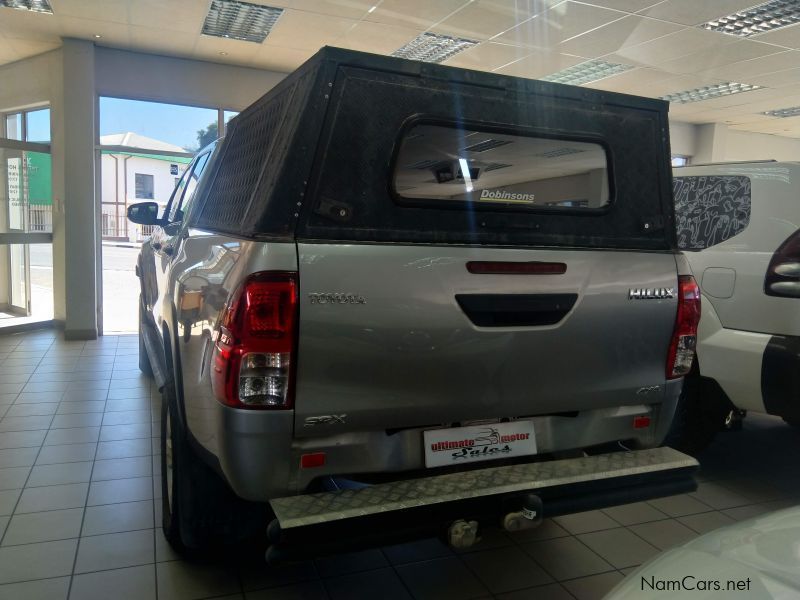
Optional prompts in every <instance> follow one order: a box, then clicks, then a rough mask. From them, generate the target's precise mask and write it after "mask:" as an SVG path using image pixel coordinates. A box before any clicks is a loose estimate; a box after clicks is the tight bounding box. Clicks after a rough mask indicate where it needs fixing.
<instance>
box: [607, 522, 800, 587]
mask: <svg viewBox="0 0 800 600" xmlns="http://www.w3.org/2000/svg"><path fill="white" fill-rule="evenodd" d="M748 579H749V580H750V582H749V583H747V580H748ZM715 581H716V582H719V584H717V585H715V584H714V583H713V582H715ZM728 581H733V582H742V583H741V584H739V585H742V586H744V585H747V588H746V589H743V588H740V589H738V590H737V589H726V586H727V585H728ZM706 582H709V583H706ZM652 587H655V588H657V589H651V588H652ZM717 587H721V589H717ZM658 588H660V589H658ZM736 597H741V598H748V599H751V598H752V599H780V600H784V599H785V600H789V599H793V600H795V599H797V598H800V507H795V508H789V509H786V510H781V511H777V512H774V513H770V514H768V515H764V516H761V517H755V518H753V519H749V520H747V521H743V522H741V523H738V524H735V525H730V526H728V527H723V528H721V529H717V530H715V531H712V532H710V533H707V534H705V535H703V536H701V537H699V538H697V539H695V540H692V541H691V542H689V543H687V544H684V545H683V546H680V547H678V548H674V549H672V550H669V551H667V552H665V553H663V554H660V555H659V556H657V557H656V558H654V559H653V560H651V561H649V562H647V563H645V564H644V565H642V566H641V567H639V568H638V569H637V570H636V571H634V572H633V573H631V574H630V575H628V577H626V578H625V580H624V581H622V582H621V583H620V584H619V585H618V586H617V587H615V588H614V589H613V590H611V592H609V594H608V595H607V596H606V599H607V600H608V599H613V600H623V599H624V600H629V599H630V600H633V599H636V600H640V599H645V600H646V599H650V598H653V599H655V598H659V599H662V600H663V599H664V598H692V599H693V600H703V599H707V598H708V599H710V598H714V599H719V598H736Z"/></svg>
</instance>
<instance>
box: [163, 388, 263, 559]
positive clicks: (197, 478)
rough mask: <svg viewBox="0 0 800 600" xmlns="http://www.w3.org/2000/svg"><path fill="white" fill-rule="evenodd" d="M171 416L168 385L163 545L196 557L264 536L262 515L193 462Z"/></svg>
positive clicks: (174, 415)
mask: <svg viewBox="0 0 800 600" xmlns="http://www.w3.org/2000/svg"><path fill="white" fill-rule="evenodd" d="M176 411H177V402H176V399H175V392H174V387H173V384H171V383H168V384H167V385H165V386H164V390H163V392H162V396H161V492H162V493H161V502H162V514H163V519H162V528H163V530H164V536H165V537H166V538H167V541H169V543H170V545H172V547H173V548H174V549H175V550H177V551H178V552H180V553H183V554H188V555H193V556H198V555H206V554H210V553H212V551H213V552H215V553H216V552H219V551H221V550H224V549H226V548H229V547H230V546H232V545H234V544H237V543H239V542H242V541H247V540H248V539H249V538H251V537H253V535H254V532H256V533H258V532H262V533H263V532H265V531H266V525H267V519H268V517H267V511H266V509H265V508H264V507H263V506H262V505H259V504H256V503H252V502H247V501H244V500H242V499H240V498H238V497H237V496H236V495H235V494H234V493H233V492H232V491H231V489H230V488H229V487H228V486H227V485H226V483H225V482H224V481H223V480H222V478H221V477H220V476H219V475H218V474H217V473H216V472H215V471H214V470H213V469H211V468H210V467H209V466H208V465H206V464H205V462H203V461H202V460H201V459H200V457H199V456H197V454H196V452H195V451H194V449H193V448H192V447H191V444H190V443H189V440H188V439H187V436H186V431H185V430H184V428H183V427H181V425H180V421H179V419H178V417H177V412H176ZM262 525H263V526H262Z"/></svg>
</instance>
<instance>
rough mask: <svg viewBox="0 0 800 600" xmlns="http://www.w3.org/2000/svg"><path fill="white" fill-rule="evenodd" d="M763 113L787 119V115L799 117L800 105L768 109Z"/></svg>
mask: <svg viewBox="0 0 800 600" xmlns="http://www.w3.org/2000/svg"><path fill="white" fill-rule="evenodd" d="M761 114H762V115H767V116H769V117H779V118H781V119H785V118H787V117H797V116H800V106H792V107H791V108H778V109H775V110H768V111H766V112H763V113H761Z"/></svg>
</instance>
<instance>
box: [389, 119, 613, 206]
mask: <svg viewBox="0 0 800 600" xmlns="http://www.w3.org/2000/svg"><path fill="white" fill-rule="evenodd" d="M393 187H394V191H395V193H396V194H397V195H398V196H399V197H400V198H405V199H410V200H419V201H424V200H431V201H436V202H437V204H440V201H452V202H460V203H469V204H482V205H505V206H509V207H519V208H531V209H537V208H542V209H598V208H602V207H604V206H606V205H607V204H609V202H610V193H609V184H608V163H607V156H606V152H605V150H604V149H603V147H602V146H600V145H599V144H595V143H590V142H580V141H572V140H563V139H552V138H543V137H534V136H524V135H518V134H508V133H496V132H489V131H480V130H472V129H460V128H457V127H455V126H441V125H429V124H420V125H416V126H414V127H413V128H411V129H410V130H409V131H407V132H406V134H405V135H404V137H403V139H402V141H401V145H400V151H399V153H398V156H397V160H396V162H395V170H394V175H393Z"/></svg>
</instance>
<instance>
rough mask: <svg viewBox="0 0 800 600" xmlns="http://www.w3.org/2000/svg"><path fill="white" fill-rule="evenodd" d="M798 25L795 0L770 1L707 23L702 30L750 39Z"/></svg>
mask: <svg viewBox="0 0 800 600" xmlns="http://www.w3.org/2000/svg"><path fill="white" fill-rule="evenodd" d="M795 23H800V3H798V2H797V0H770V2H765V3H764V4H759V5H758V6H754V7H753V8H748V9H747V10H742V11H739V12H735V13H732V14H730V15H726V16H724V17H720V18H718V19H714V20H712V21H708V22H707V23H703V24H702V25H700V27H702V28H703V29H709V30H711V31H719V32H721V33H729V34H731V35H738V36H741V37H750V36H751V35H755V34H757V33H764V32H766V31H773V30H775V29H780V28H782V27H788V26H789V25H794V24H795Z"/></svg>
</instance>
